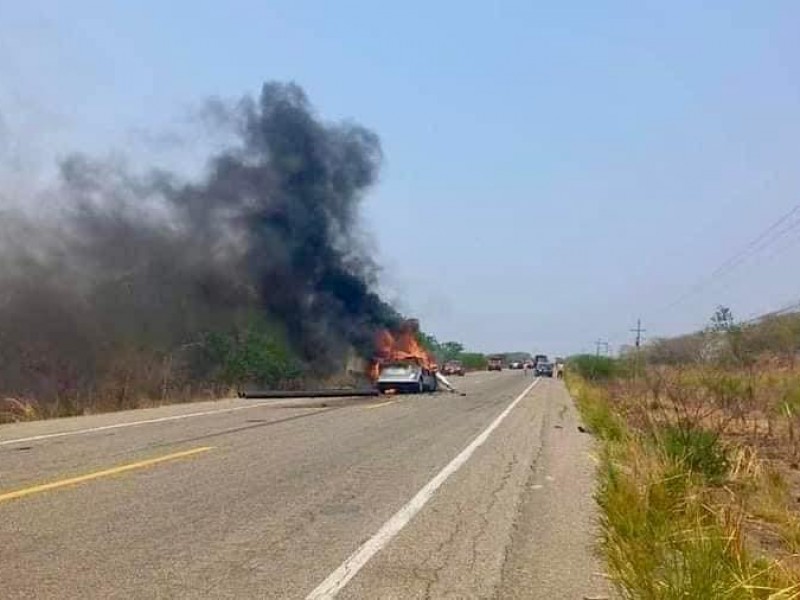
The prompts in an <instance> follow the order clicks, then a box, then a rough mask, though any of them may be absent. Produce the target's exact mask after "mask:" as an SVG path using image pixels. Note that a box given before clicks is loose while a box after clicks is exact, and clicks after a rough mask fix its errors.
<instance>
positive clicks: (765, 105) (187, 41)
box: [0, 0, 800, 354]
mask: <svg viewBox="0 0 800 600" xmlns="http://www.w3.org/2000/svg"><path fill="white" fill-rule="evenodd" d="M384 4H385V3H376V2H366V1H364V2H347V1H342V2H337V3H332V2H301V1H296V0H295V1H288V0H287V1H276V2H269V1H262V2H243V1H228V2H214V3H212V2H183V1H173V2H154V1H144V0H141V1H139V2H135V3H134V2H125V3H123V2H101V1H97V2H88V1H84V2H70V3H67V2H44V1H38V0H30V1H28V2H25V3H11V2H5V3H2V5H0V174H1V175H2V177H3V185H4V189H5V195H6V197H9V196H14V195H15V193H16V192H18V193H19V195H20V196H24V194H25V193H26V191H27V188H29V187H33V186H35V185H38V184H39V183H40V182H41V181H46V179H47V177H48V176H50V174H51V173H52V170H51V165H52V164H53V162H54V159H55V158H56V157H57V156H59V155H61V154H63V153H65V152H67V151H70V150H83V151H87V152H90V153H96V154H105V153H109V152H111V153H125V154H127V155H129V156H130V160H132V161H134V162H137V163H138V162H142V163H150V164H153V163H155V164H170V165H172V166H176V167H184V168H186V169H191V168H192V165H195V164H196V163H197V161H198V160H199V159H200V158H201V157H202V156H204V155H205V152H206V151H207V145H208V142H207V140H206V139H205V138H203V137H202V136H200V135H199V134H198V135H197V137H193V134H192V132H193V131H195V129H194V127H195V124H193V122H192V119H191V118H190V115H192V114H196V111H197V109H198V107H199V106H200V105H201V103H202V101H203V99H205V98H207V97H209V96H219V97H223V98H236V97H239V96H241V95H243V94H245V93H258V90H259V88H260V85H261V83H262V82H263V81H265V80H293V81H296V82H297V83H299V84H301V85H302V86H303V87H304V88H305V89H306V91H307V93H308V94H309V96H310V98H311V100H312V102H313V103H314V104H315V105H316V107H317V109H318V110H319V112H320V113H321V114H322V115H323V116H325V117H326V118H330V119H351V120H354V121H357V122H359V123H361V124H363V125H365V126H367V127H369V128H371V129H373V130H374V131H375V132H377V133H378V134H379V135H380V137H381V140H382V144H383V149H384V153H385V157H386V160H385V165H384V169H383V171H382V176H381V181H380V183H379V185H378V186H377V187H376V188H375V189H374V190H373V191H372V193H371V194H370V196H369V198H367V200H366V202H365V206H364V216H365V228H366V229H367V230H368V231H369V232H370V233H371V235H372V237H373V239H374V243H375V246H376V251H377V253H378V256H379V260H380V262H381V264H382V265H384V273H383V284H382V285H383V287H384V291H385V293H386V294H387V296H388V297H389V298H391V299H392V300H394V301H395V302H396V303H397V304H398V305H399V306H400V308H401V309H402V310H404V311H405V312H407V313H409V314H413V315H415V316H418V317H419V318H420V319H421V320H422V322H423V326H424V327H425V328H426V329H427V330H429V331H431V332H432V333H433V334H435V335H436V336H437V337H439V338H442V339H459V340H462V341H464V342H465V343H466V344H468V345H469V346H471V347H473V348H476V349H480V350H485V351H495V350H506V349H522V350H530V351H545V352H549V353H562V354H563V353H570V352H575V351H581V350H593V349H594V345H593V340H595V339H596V338H598V337H600V338H604V339H608V340H609V341H610V342H611V344H612V346H614V347H617V346H618V345H619V344H622V343H625V342H627V341H629V340H630V337H631V334H630V333H629V332H628V329H629V328H630V327H632V326H633V325H634V324H635V321H636V318H637V317H641V318H642V319H643V321H644V326H645V327H646V328H647V329H648V335H669V334H674V333H679V332H683V331H687V330H691V329H694V328H696V327H699V326H702V325H703V324H704V322H705V321H706V320H707V319H708V317H709V315H710V314H711V313H712V312H713V310H714V307H715V306H716V305H717V304H720V303H721V304H726V305H728V306H730V307H731V308H732V309H733V311H734V313H735V314H736V315H738V316H740V317H747V316H750V315H753V314H757V313H759V312H764V311H768V310H770V309H773V308H777V307H780V306H782V305H785V304H787V303H789V302H792V301H796V300H800V278H798V277H797V273H798V259H800V231H792V232H790V233H789V234H787V236H786V238H785V240H783V241H781V242H780V243H776V244H774V245H773V246H770V247H769V248H767V249H766V250H765V251H764V252H761V253H759V254H757V255H755V256H753V257H752V259H750V260H748V261H746V262H745V263H744V264H743V265H742V266H741V267H740V268H737V269H735V270H733V271H732V272H731V273H729V274H728V275H727V276H725V277H722V278H719V279H718V280H715V281H714V282H713V283H712V284H711V285H708V286H705V287H703V288H702V289H701V290H700V291H698V292H697V293H694V294H692V295H690V296H689V297H688V298H686V299H685V300H684V301H683V302H681V303H679V304H678V305H676V306H673V307H671V308H669V309H665V308H664V307H666V306H668V305H670V304H671V303H673V301H675V300H676V299H678V298H680V297H681V296H683V295H684V294H685V293H686V292H687V290H689V289H691V288H692V286H693V285H694V284H695V283H696V282H697V281H698V280H702V279H703V278H704V277H706V276H707V275H709V274H710V273H712V272H713V271H714V269H715V268H716V267H717V266H718V265H719V264H721V263H722V262H724V261H725V260H726V259H727V258H728V257H730V256H731V255H733V254H735V253H736V252H737V251H738V250H739V249H741V248H742V247H743V246H745V245H746V244H747V243H748V242H749V241H750V240H751V239H752V238H754V237H756V236H757V235H758V234H759V233H760V232H761V231H762V230H764V229H765V228H766V227H767V226H768V225H769V224H770V223H772V222H773V221H775V220H776V219H777V218H778V217H779V216H781V215H782V214H784V213H786V212H788V211H789V210H790V209H791V208H792V207H793V206H795V205H796V204H797V203H799V202H800V169H798V168H797V160H798V156H800V118H799V117H800V77H798V73H800V35H798V23H800V4H798V3H797V2H791V1H786V2H780V1H774V2H769V3H763V2H754V1H752V2H733V1H727V2H722V1H720V2H705V3H702V4H703V5H704V6H702V7H700V6H698V5H699V4H700V3H697V2H670V3H665V2H642V1H629V2H621V1H620V2H614V1H610V2H601V1H586V2H574V1H573V2H559V3H539V2H512V1H508V2H497V3H476V2H463V1H462V2H455V1H452V2H451V1H443V2H416V1H406V2H403V3H395V5H394V6H393V7H387V6H384Z"/></svg>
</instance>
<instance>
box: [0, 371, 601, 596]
mask: <svg viewBox="0 0 800 600" xmlns="http://www.w3.org/2000/svg"><path fill="white" fill-rule="evenodd" d="M454 379H455V381H456V383H457V384H458V385H459V386H460V387H462V388H463V389H464V390H465V391H466V392H467V394H468V395H467V396H458V395H453V394H444V393H439V394H435V395H422V396H411V395H409V396H397V397H391V398H387V397H383V398H361V399H344V400H330V399H328V400H322V401H320V400H302V399H301V400H293V401H286V402H276V401H267V402H263V401H254V400H240V399H236V400H224V401H220V402H206V403H195V404H185V405H176V406H166V407H161V408H156V409H147V410H139V411H128V412H124V413H115V414H110V415H98V416H90V417H79V418H71V419H59V420H53V421H46V422H36V423H21V424H15V425H4V426H0V597H2V598H3V599H11V598H26V599H27V598H103V599H105V598H306V597H314V598H325V597H332V596H333V595H334V594H337V593H338V597H340V598H369V599H375V598H381V599H383V598H447V597H450V598H543V599H551V598H569V599H576V598H577V599H581V598H584V597H602V596H603V595H605V587H604V582H603V578H602V576H601V575H600V574H599V572H598V571H599V570H600V569H599V567H598V565H597V564H595V561H594V559H593V556H592V552H591V550H590V546H591V544H592V541H593V535H594V533H593V518H594V513H593V503H592V499H591V494H592V491H593V490H592V485H593V483H592V482H593V478H592V469H593V462H592V460H591V440H590V438H588V436H586V435H585V434H582V433H579V432H578V431H577V421H576V415H575V410H574V407H573V405H572V403H571V400H570V398H569V396H568V394H567V393H566V390H565V389H564V386H563V384H562V383H561V382H560V381H556V380H552V379H544V380H540V381H538V383H536V384H535V385H534V386H533V387H530V386H531V384H532V383H533V381H534V380H533V378H532V377H530V376H527V377H526V376H525V375H524V374H523V373H522V372H509V371H506V372H503V373H476V374H471V375H469V376H467V377H465V378H454ZM528 388H530V389H528ZM526 390H528V391H527V392H526Z"/></svg>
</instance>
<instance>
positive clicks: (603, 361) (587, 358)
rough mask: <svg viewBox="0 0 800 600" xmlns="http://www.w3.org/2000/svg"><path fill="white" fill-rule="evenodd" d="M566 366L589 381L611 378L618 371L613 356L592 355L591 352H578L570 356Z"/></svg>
mask: <svg viewBox="0 0 800 600" xmlns="http://www.w3.org/2000/svg"><path fill="white" fill-rule="evenodd" d="M567 368H569V369H571V370H573V371H575V373H577V374H578V375H580V376H581V377H583V378H584V379H588V380H590V381H598V380H607V379H611V378H612V377H614V376H615V375H616V374H617V373H618V371H619V365H618V364H617V361H616V360H614V359H613V358H609V357H608V356H594V355H592V354H580V355H578V356H573V357H571V358H570V359H569V360H568V361H567Z"/></svg>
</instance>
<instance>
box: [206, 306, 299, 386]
mask: <svg viewBox="0 0 800 600" xmlns="http://www.w3.org/2000/svg"><path fill="white" fill-rule="evenodd" d="M204 350H205V354H206V358H207V360H209V362H211V363H212V364H216V365H219V367H218V370H217V375H216V379H217V380H218V381H219V382H220V383H223V384H227V385H236V384H248V383H251V384H259V385H268V386H276V385H279V384H280V383H283V382H286V381H288V380H290V379H293V378H296V377H298V376H299V375H300V374H301V372H302V370H301V367H300V364H299V362H298V361H297V360H296V358H295V357H294V355H293V354H292V353H291V351H290V350H289V345H288V344H287V343H286V341H285V339H284V338H283V336H282V335H281V334H280V332H279V331H277V330H276V329H275V328H274V327H271V326H270V325H269V324H268V323H266V322H264V321H263V320H257V319H256V320H253V321H251V322H250V323H249V324H248V326H247V327H245V328H243V329H241V330H236V331H231V332H227V333H220V332H214V333H209V334H208V335H207V336H206V340H205V343H204Z"/></svg>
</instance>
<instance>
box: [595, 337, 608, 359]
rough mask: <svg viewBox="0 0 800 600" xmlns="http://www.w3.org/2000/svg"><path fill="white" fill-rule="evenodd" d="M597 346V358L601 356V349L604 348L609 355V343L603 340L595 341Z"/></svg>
mask: <svg viewBox="0 0 800 600" xmlns="http://www.w3.org/2000/svg"><path fill="white" fill-rule="evenodd" d="M594 344H595V346H597V351H596V352H595V356H600V347H601V346H604V347H605V349H606V354H608V342H604V341H603V340H601V339H598V340H596V341H595V343H594Z"/></svg>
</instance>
